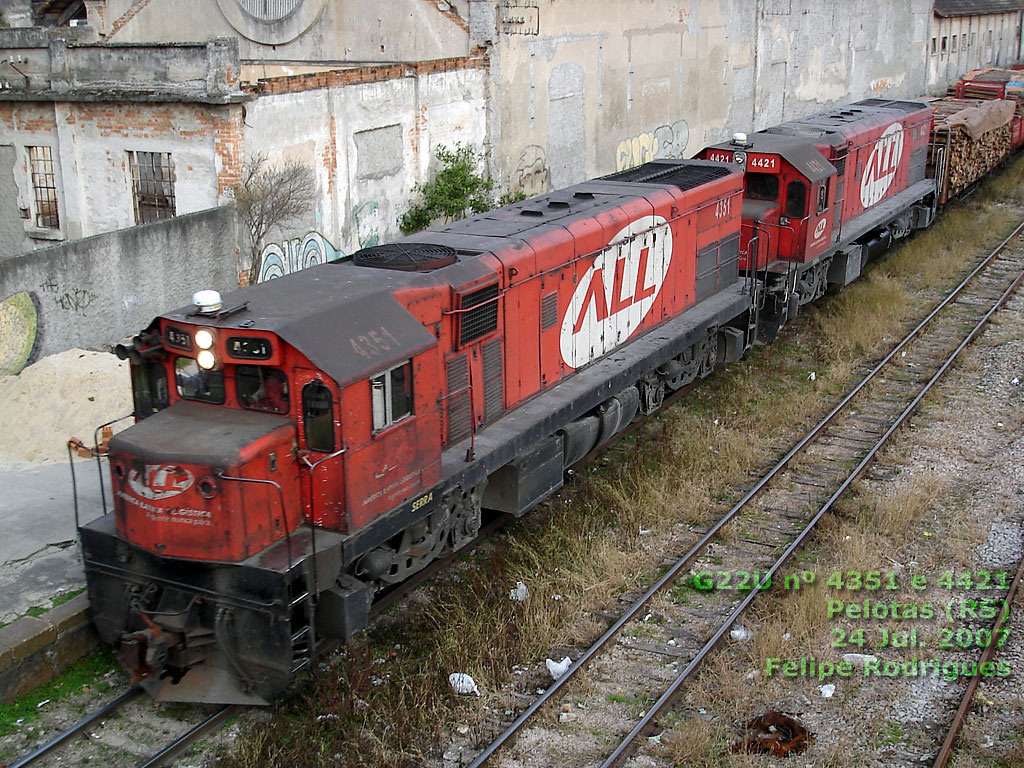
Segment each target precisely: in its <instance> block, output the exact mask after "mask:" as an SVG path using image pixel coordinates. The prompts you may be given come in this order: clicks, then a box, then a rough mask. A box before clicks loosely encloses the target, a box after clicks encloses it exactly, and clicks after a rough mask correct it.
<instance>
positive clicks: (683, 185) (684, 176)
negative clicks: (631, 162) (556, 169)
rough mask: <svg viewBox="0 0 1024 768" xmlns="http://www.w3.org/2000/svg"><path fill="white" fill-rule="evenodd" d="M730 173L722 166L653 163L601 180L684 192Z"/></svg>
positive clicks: (604, 177)
mask: <svg viewBox="0 0 1024 768" xmlns="http://www.w3.org/2000/svg"><path fill="white" fill-rule="evenodd" d="M730 173H731V171H730V170H729V169H728V168H726V167H724V166H714V165H681V164H677V163H672V164H669V163H657V162H654V163H644V164H643V165H641V166H639V167H638V168H630V169H629V170H626V171H619V172H618V173H613V174H611V175H610V176H602V177H601V178H602V179H604V180H606V181H629V182H633V183H638V184H639V183H643V184H673V185H675V186H677V187H679V189H681V190H683V191H685V190H687V189H693V188H694V187H699V186H700V185H701V184H707V183H708V182H709V181H714V180H715V179H720V178H722V177H723V176H728V175H729V174H730Z"/></svg>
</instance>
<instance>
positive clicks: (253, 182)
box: [235, 153, 316, 284]
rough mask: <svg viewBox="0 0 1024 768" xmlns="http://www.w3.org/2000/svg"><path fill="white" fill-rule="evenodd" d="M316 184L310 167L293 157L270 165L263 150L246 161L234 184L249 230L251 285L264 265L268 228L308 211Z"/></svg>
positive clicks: (291, 219)
mask: <svg viewBox="0 0 1024 768" xmlns="http://www.w3.org/2000/svg"><path fill="white" fill-rule="evenodd" d="M315 186H316V185H315V182H314V178H313V169H312V168H310V167H309V166H308V165H303V164H302V163H300V162H298V161H296V160H288V161H287V162H285V163H283V164H282V165H279V166H272V165H270V164H269V162H268V160H267V156H266V155H264V154H262V153H256V154H254V155H251V156H250V157H249V159H248V160H246V163H245V167H244V168H243V169H242V183H241V184H236V185H235V205H236V206H237V207H238V212H239V214H240V215H241V216H242V220H243V221H244V222H245V225H246V228H247V229H248V231H249V245H250V247H251V253H252V260H251V261H250V266H249V283H250V284H252V283H255V282H256V281H257V280H258V279H259V276H260V269H261V268H262V266H263V257H262V255H261V254H262V251H263V246H264V242H263V238H264V237H266V234H267V232H268V231H269V230H270V228H271V227H274V226H286V225H288V224H290V223H292V222H293V221H295V220H296V219H298V218H300V217H301V216H303V215H304V214H305V213H306V212H307V211H309V209H310V208H311V207H312V205H313V200H314V197H315V193H316V190H315Z"/></svg>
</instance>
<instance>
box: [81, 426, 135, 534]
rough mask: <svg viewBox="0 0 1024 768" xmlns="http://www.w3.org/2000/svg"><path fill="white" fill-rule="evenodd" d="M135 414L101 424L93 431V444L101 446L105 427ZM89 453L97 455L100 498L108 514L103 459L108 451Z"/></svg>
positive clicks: (105, 512)
mask: <svg viewBox="0 0 1024 768" xmlns="http://www.w3.org/2000/svg"><path fill="white" fill-rule="evenodd" d="M134 416H135V412H134V411H132V412H131V413H129V414H126V415H124V416H119V417H118V418H116V419H113V420H111V421H108V422H107V423H106V424H100V425H99V426H98V427H96V429H94V430H93V431H92V444H93V445H95V446H96V447H97V448H98V447H99V444H100V433H101V432H102V431H103V428H104V427H112V426H113V425H114V424H117V422H119V421H124V420H125V419H131V418H133V417H134ZM89 453H91V454H92V455H93V456H95V457H96V472H97V473H98V474H99V477H100V499H101V501H102V503H103V514H104V515H106V514H107V492H106V491H105V490H103V461H102V460H101V457H102V456H106V452H105V451H104V452H103V453H100V452H98V451H89ZM111 492H113V488H111Z"/></svg>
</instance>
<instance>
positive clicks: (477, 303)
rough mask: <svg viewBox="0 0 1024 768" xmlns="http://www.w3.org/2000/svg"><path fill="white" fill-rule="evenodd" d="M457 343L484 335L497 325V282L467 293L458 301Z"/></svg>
mask: <svg viewBox="0 0 1024 768" xmlns="http://www.w3.org/2000/svg"><path fill="white" fill-rule="evenodd" d="M459 309H462V310H464V311H463V312H462V313H460V314H459V345H460V346H462V345H465V344H468V343H469V342H471V341H473V339H479V338H480V337H481V336H486V335H487V334H488V333H490V332H491V331H493V330H495V329H496V328H497V327H498V284H497V283H492V284H491V285H488V286H485V287H483V288H481V289H480V290H477V291H473V292H472V293H467V294H465V295H464V296H462V297H461V299H460V301H459Z"/></svg>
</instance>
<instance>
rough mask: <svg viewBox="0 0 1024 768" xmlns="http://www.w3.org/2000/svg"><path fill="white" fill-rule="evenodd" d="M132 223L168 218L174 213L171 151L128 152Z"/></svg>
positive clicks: (144, 222)
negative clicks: (130, 173)
mask: <svg viewBox="0 0 1024 768" xmlns="http://www.w3.org/2000/svg"><path fill="white" fill-rule="evenodd" d="M128 164H129V166H130V167H131V171H132V197H133V198H134V201H135V223H136V224H146V223H148V222H150V221H159V220H160V219H169V218H171V217H172V216H174V215H175V208H174V165H173V163H172V162H171V153H170V152H129V153H128Z"/></svg>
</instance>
